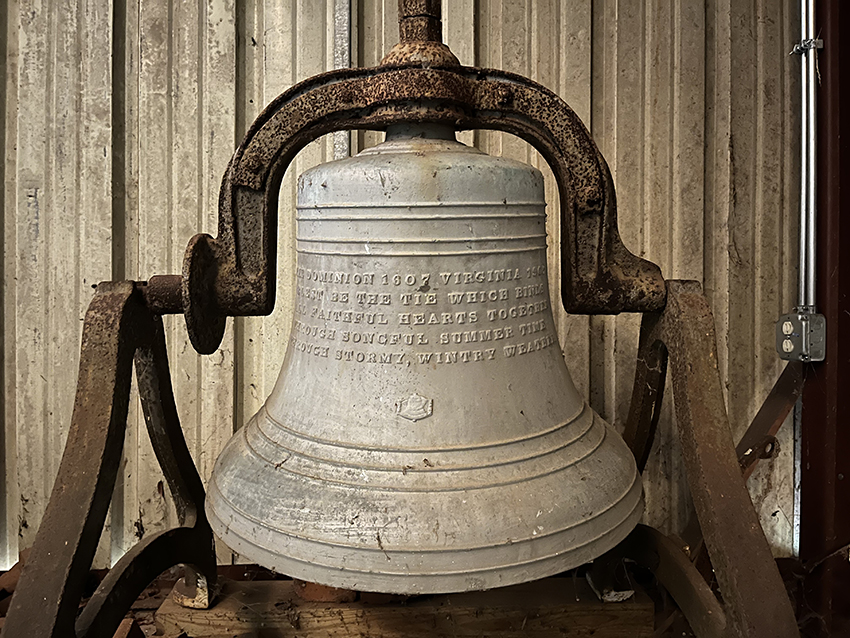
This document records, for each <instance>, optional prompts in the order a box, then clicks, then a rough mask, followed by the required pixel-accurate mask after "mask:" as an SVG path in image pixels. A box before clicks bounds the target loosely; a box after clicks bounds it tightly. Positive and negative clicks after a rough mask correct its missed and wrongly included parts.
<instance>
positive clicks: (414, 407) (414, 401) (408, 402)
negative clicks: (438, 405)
mask: <svg viewBox="0 0 850 638" xmlns="http://www.w3.org/2000/svg"><path fill="white" fill-rule="evenodd" d="M396 412H397V413H398V415H399V416H400V417H404V418H405V419H408V420H410V421H421V420H422V419H427V418H428V417H429V416H431V415H432V414H433V413H434V399H429V398H428V397H423V396H422V395H421V394H417V393H416V392H414V393H413V394H411V395H410V396H409V397H407V398H406V399H404V400H403V401H399V402H398V404H397V405H396Z"/></svg>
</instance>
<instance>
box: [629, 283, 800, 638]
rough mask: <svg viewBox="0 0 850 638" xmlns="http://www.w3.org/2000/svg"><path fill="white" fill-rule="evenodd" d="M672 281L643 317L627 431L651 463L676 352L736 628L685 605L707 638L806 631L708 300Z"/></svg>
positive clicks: (701, 494)
mask: <svg viewBox="0 0 850 638" xmlns="http://www.w3.org/2000/svg"><path fill="white" fill-rule="evenodd" d="M667 287H668V288H667V305H666V307H665V308H664V310H663V311H662V312H660V313H649V314H646V315H644V318H643V323H642V324H641V336H640V347H639V351H638V365H637V369H636V373H635V384H634V391H633V394H632V408H631V410H630V412H629V421H628V423H627V424H626V430H625V433H624V438H625V440H626V442H627V443H628V444H629V445H630V447H631V449H632V452H633V453H634V454H635V457H636V458H637V459H638V461H639V462H642V463H645V461H646V458H647V457H648V455H649V450H650V448H651V446H652V439H653V434H654V429H655V423H656V422H657V411H658V408H659V406H660V403H661V394H662V390H663V378H664V375H665V371H666V366H667V360H668V358H669V366H670V370H671V374H670V380H671V385H672V387H673V398H674V404H675V412H676V426H677V428H678V431H679V439H680V441H681V443H682V457H683V461H684V465H685V471H686V475H687V478H688V485H689V487H690V491H691V495H692V496H693V500H694V508H695V509H696V514H697V518H698V520H699V525H700V527H701V528H702V532H703V535H704V537H705V545H706V547H707V549H708V555H709V557H710V558H711V564H712V566H713V567H714V573H715V575H716V577H717V582H718V584H719V587H720V591H721V593H722V595H723V602H724V610H725V616H726V622H727V626H725V627H724V626H721V625H719V624H716V623H714V622H709V623H706V622H705V621H706V619H707V618H708V617H709V616H710V615H711V614H710V613H709V612H710V610H708V608H707V607H706V606H705V604H704V603H701V602H700V601H699V600H697V599H694V598H693V597H691V598H690V599H689V600H688V601H686V604H683V603H682V602H680V607H681V608H682V610H683V611H684V612H685V614H686V617H687V618H688V620H689V621H691V627H692V628H693V629H694V630H697V635H698V636H699V637H700V638H708V637H711V638H717V637H719V636H721V635H722V636H727V635H730V636H738V637H740V638H745V637H747V638H799V635H800V634H799V632H798V630H797V622H796V620H795V618H794V612H793V609H792V607H791V601H790V600H789V598H788V594H787V592H786V591H785V586H784V585H783V582H782V578H781V576H780V574H779V569H778V568H777V566H776V562H775V561H774V560H773V556H772V554H771V551H770V547H769V546H768V544H767V539H766V538H765V536H764V532H763V531H762V528H761V525H760V524H759V520H758V516H757V515H756V512H755V509H754V508H753V503H752V501H751V500H750V495H749V492H748V491H747V487H746V484H745V483H744V479H743V478H742V476H741V467H740V465H739V462H738V456H737V454H736V452H735V445H734V443H733V442H732V432H731V429H730V427H729V419H728V416H727V413H726V407H725V405H724V402H723V391H722V385H721V380H720V371H719V369H718V364H717V339H716V335H715V331H714V317H713V316H712V314H711V310H710V308H709V305H708V300H707V299H706V297H705V295H704V294H703V292H702V288H701V286H700V285H699V283H697V282H695V281H668V282H667ZM668 553H669V552H668ZM677 564H678V565H679V567H677V566H676V565H677ZM682 565H684V563H682V561H673V562H669V561H668V567H669V568H670V569H675V570H679V571H680V572H681V578H683V579H685V578H687V579H691V580H692V579H693V572H694V569H691V568H688V570H686V571H687V573H685V571H683V570H682V569H681V566H682ZM689 574H690V575H689ZM667 577H668V578H670V574H668V575H667ZM671 582H675V579H672V580H671ZM694 591H696V590H694ZM671 593H672V595H673V596H674V598H677V593H678V594H679V595H680V596H686V597H687V596H690V594H689V593H688V591H687V590H683V591H680V592H675V591H673V592H671ZM700 596H702V594H700ZM678 600H679V598H677V601H678ZM689 614H690V615H689ZM695 614H696V615H695ZM700 627H702V629H699V628H700Z"/></svg>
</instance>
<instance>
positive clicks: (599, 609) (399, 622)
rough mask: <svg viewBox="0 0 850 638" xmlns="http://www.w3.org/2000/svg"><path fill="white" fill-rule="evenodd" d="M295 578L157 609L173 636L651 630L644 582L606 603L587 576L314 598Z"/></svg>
mask: <svg viewBox="0 0 850 638" xmlns="http://www.w3.org/2000/svg"><path fill="white" fill-rule="evenodd" d="M293 588H294V585H293V583H292V581H253V582H244V581H241V582H240V581H225V582H224V584H223V588H222V592H221V594H220V596H219V598H218V603H217V604H216V605H215V606H214V607H213V608H212V609H207V610H201V609H186V608H184V607H180V606H179V605H178V604H177V603H175V602H174V601H173V600H172V599H171V597H169V598H168V600H166V601H165V602H164V603H163V605H162V606H161V607H160V609H159V611H158V612H157V614H156V621H157V627H158V629H159V630H160V633H162V634H164V635H165V636H166V637H167V638H177V637H178V636H185V637H186V638H201V637H203V638H225V637H226V638H247V637H248V636H251V637H255V636H256V637H262V638H273V637H277V636H298V637H299V638H308V637H310V636H322V637H323V638H336V637H339V638H343V637H345V636H358V637H360V638H378V637H380V638H394V637H396V636H399V637H400V636H420V635H421V636H429V637H431V638H435V637H441V636H446V637H452V638H463V637H472V636H499V637H500V638H520V637H521V636H522V637H525V636H535V638H548V637H549V636H552V637H555V636H557V637H558V638H563V636H573V637H584V636H587V637H589V636H593V638H649V636H651V635H652V631H653V614H654V609H653V604H652V601H651V600H650V599H649V597H648V596H647V595H646V594H645V593H643V592H642V591H640V590H638V591H637V592H635V597H634V598H632V599H631V600H628V601H626V602H622V603H602V602H600V601H599V599H598V598H597V597H596V595H595V594H594V593H593V591H592V590H591V589H590V587H589V586H588V584H587V583H586V582H585V580H584V579H583V578H580V579H572V578H546V579H543V580H540V581H537V582H533V583H526V584H522V585H515V586H513V587H505V588H501V589H494V590H491V591H487V592H469V593H465V594H442V595H435V596H418V597H415V598H411V599H409V600H407V601H405V602H404V603H392V604H386V605H375V604H367V603H363V602H359V601H358V602H341V603H336V602H307V601H304V600H302V599H300V598H299V597H298V596H296V594H295V592H294V589H293Z"/></svg>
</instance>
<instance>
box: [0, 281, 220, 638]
mask: <svg viewBox="0 0 850 638" xmlns="http://www.w3.org/2000/svg"><path fill="white" fill-rule="evenodd" d="M134 359H135V367H136V376H137V379H138V385H139V395H140V397H141V400H142V408H143V410H144V413H145V421H146V423H147V426H148V432H149V434H150V437H151V442H152V444H153V449H154V452H155V453H156V456H157V460H158V461H159V464H160V466H161V467H162V470H163V474H164V475H165V478H166V480H167V481H168V486H169V488H170V490H171V493H172V495H173V497H174V502H175V506H176V508H177V516H178V521H179V524H180V526H179V527H177V528H175V529H171V530H167V531H165V532H162V533H160V534H156V535H154V536H152V537H150V538H146V539H145V540H143V541H141V542H140V543H139V544H137V545H136V546H135V547H134V548H133V549H131V550H130V551H129V552H128V553H127V554H125V555H124V557H123V558H121V560H119V561H118V563H117V564H116V565H115V566H114V567H113V568H112V569H111V570H110V572H109V573H108V574H107V576H106V578H105V579H104V581H103V582H102V583H101V585H100V587H99V588H98V589H97V591H96V592H95V593H94V595H93V596H92V598H91V599H90V600H89V602H88V604H87V605H86V606H85V608H84V609H83V611H82V613H81V614H80V615H79V617H77V613H78V611H79V604H80V600H81V598H82V596H83V590H84V586H85V582H86V579H87V577H88V574H89V569H90V567H91V563H92V559H93V558H94V554H95V550H96V549H97V543H98V539H99V538H100V535H101V531H102V530H103V524H104V521H105V520H106V514H107V510H108V508H109V503H110V501H111V496H112V491H113V489H114V487H115V480H116V477H117V474H118V470H119V467H120V461H121V454H122V450H123V447H124V432H125V429H126V423H127V408H128V402H129V395H130V377H131V375H132V372H133V364H134ZM203 503H204V488H203V484H202V483H201V478H200V476H198V473H197V471H196V470H195V465H194V463H193V462H192V457H191V456H190V454H189V450H188V448H187V447H186V441H185V439H184V438H183V432H182V430H181V429H180V422H179V420H178V418H177V408H176V406H175V404H174V396H173V394H172V390H171V377H170V375H169V371H168V357H167V354H166V349H165V334H164V332H163V328H162V319H161V318H160V317H159V316H157V315H155V314H153V313H152V312H151V311H150V310H149V308H148V306H147V305H146V303H145V300H144V298H143V295H142V293H141V292H140V291H139V289H138V287H137V284H135V283H134V282H130V281H124V282H109V283H105V284H100V285H99V286H98V287H97V292H96V293H95V297H94V299H93V300H92V302H91V304H90V305H89V309H88V312H87V313H86V320H85V324H84V326H83V339H82V348H81V352H80V374H79V379H78V381H77V397H76V402H75V404H74V414H73V417H72V419H71V428H70V431H69V432H68V441H67V444H66V446H65V452H64V454H63V456H62V462H61V464H60V466H59V474H58V476H57V478H56V482H55V484H54V486H53V493H52V494H51V496H50V502H49V503H48V505H47V510H46V512H45V514H44V518H43V519H42V522H41V526H40V527H39V529H38V534H37V536H36V539H35V544H34V545H33V548H32V552H31V554H30V557H29V560H28V561H27V564H26V566H25V567H24V570H23V573H22V574H21V580H20V582H19V584H18V587H17V589H16V590H15V594H14V596H13V598H12V603H11V606H10V609H9V614H8V616H7V617H6V622H5V625H4V627H3V636H4V638H17V637H19V636H20V637H24V636H45V637H47V636H51V637H57V638H58V637H59V636H62V637H63V638H64V637H67V636H78V637H80V638H83V637H91V638H95V637H98V636H111V635H112V634H113V633H114V632H115V629H116V628H117V627H118V625H119V624H120V622H121V620H122V619H123V618H124V614H125V612H126V610H127V609H129V608H130V606H131V605H132V603H133V601H134V600H135V599H136V598H137V597H138V595H139V594H140V593H141V591H142V590H143V589H144V588H145V587H146V586H147V585H148V583H149V582H150V581H151V580H153V579H154V578H155V577H156V576H157V575H158V574H160V573H161V572H163V571H165V570H166V569H168V568H169V567H171V566H172V565H176V564H178V563H184V564H187V565H190V566H192V567H193V568H194V569H187V571H188V572H189V573H188V574H187V577H188V578H190V579H191V580H193V581H194V582H193V583H191V584H193V585H195V592H194V594H190V596H192V597H193V598H194V603H195V604H196V605H206V604H209V599H210V594H211V591H210V589H211V588H212V587H213V586H214V585H215V578H216V560H215V547H214V540H213V533H212V530H211V529H210V527H209V525H208V523H207V520H206V516H205V514H204V506H203Z"/></svg>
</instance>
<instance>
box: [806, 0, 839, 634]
mask: <svg viewBox="0 0 850 638" xmlns="http://www.w3.org/2000/svg"><path fill="white" fill-rule="evenodd" d="M816 5H817V6H816V11H815V16H816V25H815V28H816V31H819V33H820V35H819V37H820V38H822V39H823V41H824V48H823V49H821V50H820V51H819V52H818V67H819V72H820V87H819V90H818V141H817V144H818V185H817V188H818V233H817V237H818V255H817V269H818V286H817V297H818V310H819V312H821V313H823V314H824V315H825V316H826V322H827V350H826V360H825V361H824V362H823V363H817V364H812V368H811V369H810V370H809V372H808V374H807V375H806V376H807V381H806V387H805V389H804V393H803V417H802V459H801V462H802V482H801V490H802V495H801V508H802V509H801V515H802V517H801V530H800V557H801V559H802V560H803V561H804V562H805V563H806V564H807V565H809V566H810V567H813V566H815V565H817V567H814V569H813V571H812V573H811V575H810V578H809V579H808V581H807V583H806V590H807V591H806V595H805V597H804V605H805V606H804V608H803V609H801V610H800V611H801V614H800V615H801V617H802V618H804V619H807V620H805V622H804V633H805V635H812V636H838V635H847V634H846V633H844V632H846V631H848V630H850V625H847V624H844V625H842V623H847V622H848V620H847V619H846V616H847V615H848V614H849V613H850V600H848V598H850V596H848V590H850V586H848V583H850V578H848V572H850V563H848V561H847V553H846V551H845V552H843V556H842V555H841V553H839V554H833V553H834V552H836V551H837V550H839V549H840V548H841V547H843V546H846V545H847V544H848V543H850V401H848V391H850V255H848V252H847V251H848V249H850V217H848V215H850V117H848V113H850V38H848V34H850V4H848V3H847V2H846V0H818V1H817V3H816ZM842 215H843V217H842ZM842 616H844V617H845V618H842Z"/></svg>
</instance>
